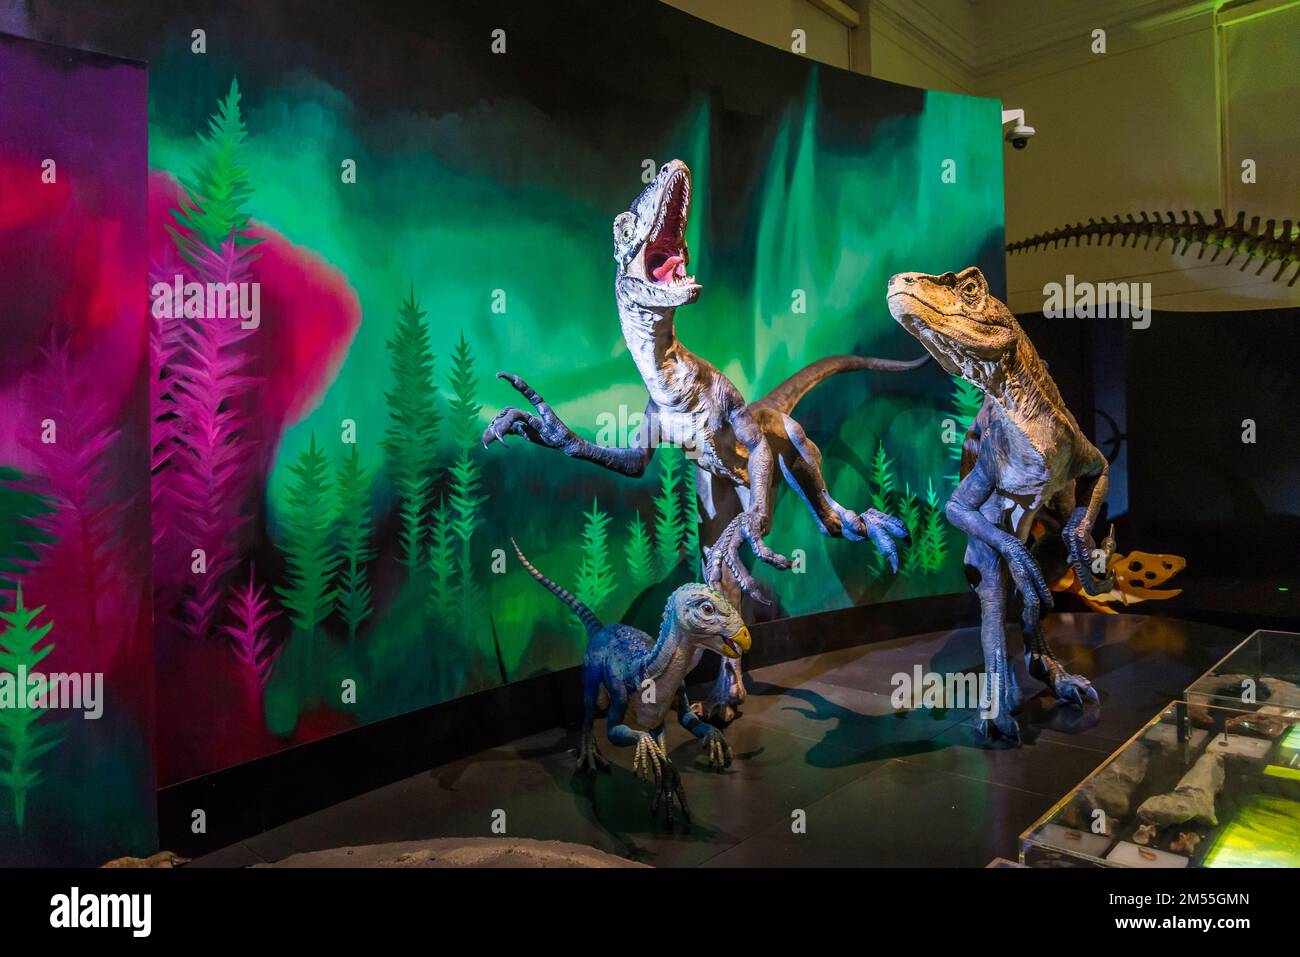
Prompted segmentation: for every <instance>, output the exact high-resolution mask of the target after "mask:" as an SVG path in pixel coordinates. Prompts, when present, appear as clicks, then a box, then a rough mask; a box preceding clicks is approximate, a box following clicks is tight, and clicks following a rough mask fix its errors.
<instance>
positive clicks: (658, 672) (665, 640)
mask: <svg viewBox="0 0 1300 957" xmlns="http://www.w3.org/2000/svg"><path fill="white" fill-rule="evenodd" d="M690 659H691V656H690V654H689V653H688V652H687V649H686V647H685V642H683V641H682V636H681V634H680V633H679V632H678V630H677V615H676V613H675V612H673V611H672V610H671V609H670V610H667V611H665V612H664V622H663V624H662V625H661V626H660V628H659V640H658V641H656V642H655V646H654V647H653V648H651V649H650V652H649V654H648V655H647V656H646V664H645V676H646V677H647V678H650V679H652V680H653V681H655V682H656V683H661V682H662V680H663V678H664V676H665V675H668V676H669V677H676V678H683V677H685V675H686V670H685V669H686V668H689V667H690ZM677 671H680V672H681V673H680V674H670V672H677Z"/></svg>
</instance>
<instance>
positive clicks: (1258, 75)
mask: <svg viewBox="0 0 1300 957" xmlns="http://www.w3.org/2000/svg"><path fill="white" fill-rule="evenodd" d="M665 2H669V3H671V4H672V5H673V6H676V7H678V8H680V9H683V10H687V11H688V12H691V13H693V14H695V15H697V16H700V17H702V18H704V19H707V20H710V21H712V22H714V23H718V24H719V25H721V26H725V27H727V28H728V29H732V30H735V31H736V32H738V33H743V34H745V35H746V36H751V37H753V38H755V39H759V40H762V41H763V42H767V43H771V44H773V45H775V46H782V47H783V48H786V49H788V46H789V41H788V37H789V34H790V30H791V29H792V28H793V26H794V25H799V26H803V27H804V28H805V29H806V30H807V31H808V37H809V55H810V56H813V57H814V58H816V59H819V60H821V61H823V62H826V63H831V64H834V65H836V66H848V67H851V68H853V69H856V70H859V71H860V72H865V73H870V74H871V75H873V76H878V77H881V78H882V79H887V80H893V81H895V82H900V83H907V84H911V85H914V86H924V87H929V88H932V89H944V90H952V91H956V92H963V93H974V94H978V95H983V96H993V97H999V98H1001V99H1002V100H1003V103H1004V106H1006V107H1007V108H1013V107H1019V108H1023V109H1025V110H1026V112H1027V115H1028V122H1029V124H1030V125H1031V126H1034V127H1035V128H1037V130H1038V135H1037V136H1036V137H1035V138H1034V140H1033V141H1032V142H1031V143H1030V145H1029V148H1028V149H1025V150H1012V149H1010V148H1009V147H1008V148H1007V150H1006V153H1005V157H1004V159H1005V176H1006V192H1007V200H1006V204H1007V205H1006V221H1007V237H1008V239H1012V240H1014V239H1021V238H1024V237H1026V236H1028V235H1031V234H1034V233H1038V232H1042V231H1045V230H1047V229H1050V228H1054V227H1057V226H1061V225H1063V224H1066V223H1073V222H1079V221H1085V222H1086V221H1087V220H1088V219H1089V218H1099V217H1101V216H1114V215H1115V214H1117V213H1133V214H1137V213H1139V212H1141V211H1147V212H1148V213H1151V212H1154V211H1160V212H1161V213H1164V212H1166V211H1168V210H1173V211H1175V212H1177V213H1179V214H1181V211H1182V210H1184V209H1188V210H1201V211H1202V212H1204V213H1205V214H1206V216H1207V217H1208V216H1210V215H1211V214H1212V212H1213V210H1214V209H1215V208H1216V207H1222V208H1223V209H1224V210H1225V212H1226V213H1227V214H1228V217H1229V219H1231V218H1232V216H1234V215H1235V213H1236V211H1237V210H1238V209H1243V210H1245V211H1246V212H1247V213H1248V214H1251V215H1259V216H1261V217H1262V218H1264V219H1267V218H1269V217H1272V218H1275V219H1277V220H1282V219H1284V218H1286V217H1292V218H1293V219H1295V218H1297V217H1300V202H1297V199H1298V198H1300V164H1297V163H1296V162H1295V157H1296V155H1297V151H1298V150H1300V125H1298V124H1297V123H1296V115H1297V106H1296V104H1297V103H1300V3H1296V2H1295V0H1254V2H1252V3H1248V4H1245V5H1243V6H1238V7H1234V8H1233V9H1230V10H1227V11H1223V10H1221V11H1219V13H1217V14H1216V12H1215V9H1214V8H1215V6H1221V4H1219V3H1216V2H1215V0H1086V2H1081V0H848V6H850V7H852V8H854V10H855V11H856V12H857V13H858V14H859V19H860V24H859V25H858V26H856V27H851V26H849V25H846V24H845V23H843V22H841V21H839V20H836V19H835V18H834V17H832V16H830V15H828V14H826V13H825V12H823V10H822V9H819V7H818V5H816V4H814V3H813V2H811V0H665ZM1094 29H1104V30H1105V31H1106V46H1107V49H1106V52H1105V53H1104V54H1096V53H1093V52H1092V50H1091V48H1090V47H1091V43H1092V36H1091V33H1092V31H1093V30H1094ZM1245 158H1249V159H1253V160H1254V161H1255V162H1256V164H1257V167H1258V171H1259V172H1258V182H1257V183H1255V184H1250V185H1247V184H1243V183H1242V182H1241V179H1240V175H1241V169H1240V164H1241V160H1242V159H1245ZM1224 258H1226V254H1225V255H1221V256H1220V261H1222V260H1223V259H1224ZM1240 263H1241V260H1240V259H1239V260H1238V262H1237V263H1236V264H1234V265H1233V266H1231V267H1229V268H1227V269H1225V268H1223V267H1221V266H1219V265H1217V264H1216V265H1211V264H1209V262H1208V255H1207V257H1206V259H1205V260H1197V258H1196V255H1195V253H1194V252H1193V253H1191V254H1190V255H1187V254H1184V255H1181V256H1180V255H1176V254H1174V253H1173V252H1171V249H1170V245H1169V244H1168V243H1165V244H1164V245H1163V247H1162V248H1161V250H1160V251H1158V252H1157V251H1141V250H1138V251H1133V250H1130V249H1119V248H1117V247H1116V248H1107V247H1103V248H1101V249H1098V248H1096V247H1093V248H1087V247H1084V248H1081V249H1076V248H1070V249H1068V250H1056V251H1046V252H1034V253H1028V254H1018V255H1016V256H1013V257H1011V258H1010V259H1009V260H1008V282H1009V288H1010V299H1011V305H1012V307H1013V308H1014V309H1017V310H1030V309H1036V308H1040V307H1041V304H1042V287H1043V285H1044V283H1046V282H1049V281H1053V282H1060V281H1063V279H1064V276H1065V274H1067V273H1071V274H1073V275H1074V276H1075V277H1076V280H1085V279H1086V280H1092V281H1097V282H1101V281H1128V282H1150V283H1151V288H1152V295H1153V299H1154V302H1155V305H1156V307H1157V308H1169V309H1188V310H1190V309H1225V308H1264V307H1269V306H1276V305H1300V283H1297V285H1296V286H1293V287H1290V288H1288V287H1287V286H1286V285H1285V283H1273V282H1270V281H1269V280H1268V277H1269V276H1271V275H1272V274H1273V272H1274V271H1275V269H1276V266H1273V267H1271V268H1269V269H1268V270H1266V271H1265V275H1264V276H1263V277H1256V276H1255V268H1256V267H1257V265H1258V263H1256V266H1255V267H1251V268H1250V269H1248V270H1247V271H1246V272H1244V273H1243V272H1241V271H1239V270H1238V268H1237V266H1238V265H1240ZM1288 275H1289V272H1288Z"/></svg>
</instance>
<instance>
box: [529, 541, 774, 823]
mask: <svg viewBox="0 0 1300 957" xmlns="http://www.w3.org/2000/svg"><path fill="white" fill-rule="evenodd" d="M510 544H511V545H514V548H515V554H516V555H518V556H519V561H520V562H521V563H523V566H524V568H526V569H528V573H529V574H530V575H532V576H533V577H534V578H536V579H537V581H538V582H540V583H541V584H542V586H543V587H544V588H545V589H546V590H547V591H549V592H550V593H551V594H553V595H554V596H555V597H556V598H558V599H559V600H560V601H562V602H564V604H566V605H567V606H568V607H569V608H570V610H572V612H573V613H574V614H575V615H577V616H578V620H579V621H581V622H582V624H583V627H584V628H586V630H587V652H586V654H585V656H584V657H583V662H582V737H581V739H580V741H579V744H578V761H577V770H578V771H582V772H588V773H590V772H594V771H608V770H609V761H608V760H607V759H606V758H605V756H604V755H602V754H601V753H600V749H599V748H598V747H597V746H596V737H595V735H594V733H593V732H592V725H593V723H594V722H595V720H596V716H597V713H598V712H599V711H600V710H601V709H602V708H605V709H607V710H606V722H607V725H608V729H607V735H608V737H609V740H610V743H612V744H615V745H618V746H619V747H634V748H635V749H636V750H635V753H634V755H633V758H632V768H633V771H634V772H635V773H636V774H637V776H638V777H640V778H642V779H643V780H645V781H649V782H651V783H652V784H654V785H655V796H654V800H653V801H652V803H651V805H650V813H651V814H656V813H658V810H659V807H660V804H661V802H662V805H663V808H664V815H665V819H666V821H667V823H668V824H669V826H671V825H672V821H673V800H674V799H676V800H677V802H678V803H679V804H680V805H681V809H682V816H683V817H684V818H685V820H686V822H687V823H688V824H689V823H690V819H691V815H690V809H689V808H688V807H687V804H686V794H685V791H684V790H683V789H682V784H681V777H680V775H678V773H677V769H676V768H675V767H673V763H672V761H670V760H669V759H668V751H667V749H666V747H665V736H664V724H665V720H666V718H667V715H668V709H669V708H670V707H675V709H676V711H677V720H678V721H679V722H680V724H681V726H682V727H683V728H685V729H686V730H687V731H689V732H691V734H693V735H695V737H697V738H699V739H700V740H701V741H702V742H703V743H704V747H705V749H706V751H707V752H708V756H709V766H710V767H711V768H713V769H715V770H717V771H719V772H720V771H722V769H723V768H726V767H728V766H730V764H731V760H732V752H731V746H730V745H729V744H727V739H726V737H724V736H723V734H722V732H721V731H719V730H718V729H717V728H715V727H713V726H712V725H710V724H707V723H706V722H704V721H702V720H701V719H700V718H699V716H698V715H696V714H695V713H694V712H693V711H692V710H691V707H690V703H689V702H688V701H687V698H686V688H685V679H686V675H687V674H688V673H689V672H690V670H691V669H692V668H694V667H695V665H696V663H698V662H699V660H700V658H701V656H702V655H703V654H704V652H705V651H706V650H707V651H714V652H717V653H718V654H719V655H721V656H722V657H723V658H739V657H740V656H741V655H742V654H744V653H745V652H746V651H748V650H749V646H750V637H749V629H748V628H746V627H745V623H744V622H743V621H742V620H741V618H740V612H738V611H737V610H736V608H735V606H733V605H732V604H731V602H730V601H728V600H727V599H726V598H725V597H724V596H723V595H722V593H721V592H719V591H717V590H715V589H713V588H711V587H709V586H708V585H704V584H700V583H691V584H687V585H682V586H681V587H680V588H678V589H677V590H676V591H674V592H673V593H672V594H671V595H670V596H668V602H667V604H666V605H665V606H664V616H663V625H662V626H661V627H660V629H659V638H658V639H657V640H656V639H654V638H652V637H650V635H648V634H646V633H645V632H644V631H641V630H640V629H638V628H633V627H631V626H629V625H622V624H613V625H603V624H601V622H600V620H599V619H598V618H597V617H596V615H595V614H594V613H593V612H592V610H591V609H590V608H588V607H587V606H586V605H584V604H583V603H582V602H580V601H579V600H578V599H577V598H575V597H574V596H573V595H571V594H570V593H569V592H567V591H565V590H564V589H563V588H561V587H560V586H559V585H557V584H555V582H553V581H551V580H550V579H549V578H547V577H546V576H545V575H543V574H542V573H541V572H539V571H538V570H537V569H536V568H534V567H533V566H532V564H531V563H530V562H529V561H528V559H527V558H525V557H524V553H523V552H522V551H521V550H520V548H519V545H518V544H516V543H515V541H514V539H511V541H510Z"/></svg>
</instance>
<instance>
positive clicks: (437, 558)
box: [424, 496, 458, 624]
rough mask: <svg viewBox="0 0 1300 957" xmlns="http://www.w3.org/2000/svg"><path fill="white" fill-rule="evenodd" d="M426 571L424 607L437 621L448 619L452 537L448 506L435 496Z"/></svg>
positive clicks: (452, 608)
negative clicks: (427, 575)
mask: <svg viewBox="0 0 1300 957" xmlns="http://www.w3.org/2000/svg"><path fill="white" fill-rule="evenodd" d="M429 532H430V534H429V572H430V574H431V576H432V579H431V584H430V587H429V594H428V596H427V597H426V599H425V606H424V610H425V612H426V613H427V614H428V615H429V617H430V619H431V620H432V621H434V622H437V623H439V624H446V623H448V622H450V621H451V620H452V618H453V617H454V615H455V612H456V571H457V565H458V563H457V561H456V540H455V537H454V536H453V534H452V530H451V509H450V508H448V507H447V500H446V498H445V497H443V496H439V498H438V504H437V505H435V506H434V507H433V512H432V516H431V520H430V522H429Z"/></svg>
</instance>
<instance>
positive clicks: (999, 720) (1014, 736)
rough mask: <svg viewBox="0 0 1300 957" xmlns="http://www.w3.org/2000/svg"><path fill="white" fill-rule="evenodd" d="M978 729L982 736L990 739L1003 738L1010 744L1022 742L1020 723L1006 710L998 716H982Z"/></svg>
mask: <svg viewBox="0 0 1300 957" xmlns="http://www.w3.org/2000/svg"><path fill="white" fill-rule="evenodd" d="M976 730H977V731H979V734H980V736H981V737H984V738H987V739H988V740H990V741H997V740H999V739H1001V740H1005V741H1007V742H1008V743H1010V744H1014V745H1019V744H1020V725H1018V724H1016V719H1015V718H1013V717H1012V716H1011V715H1010V714H1009V713H1007V712H1005V711H1004V712H999V713H998V714H997V716H996V717H991V718H980V721H979V724H978V725H977V726H976Z"/></svg>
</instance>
